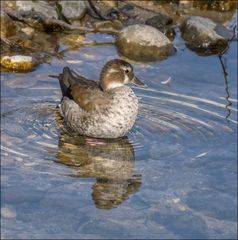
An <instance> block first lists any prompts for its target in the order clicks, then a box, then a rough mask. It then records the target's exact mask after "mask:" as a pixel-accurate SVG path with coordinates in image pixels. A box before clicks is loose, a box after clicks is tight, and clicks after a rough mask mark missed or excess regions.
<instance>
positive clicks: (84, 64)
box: [1, 34, 237, 239]
mask: <svg viewBox="0 0 238 240" xmlns="http://www.w3.org/2000/svg"><path fill="white" fill-rule="evenodd" d="M92 39H94V40H97V39H98V41H100V42H103V41H105V42H110V41H112V40H113V38H112V37H111V36H109V35H98V34H95V35H94V34H90V35H87V36H86V40H88V41H90V40H92ZM174 44H175V46H176V47H177V49H178V51H177V53H176V54H175V55H174V56H171V57H169V58H168V59H166V60H164V61H162V62H155V63H149V64H142V63H141V64H139V63H135V64H134V68H135V72H136V75H137V76H138V77H139V78H140V79H141V80H142V81H144V82H145V83H146V84H147V86H148V88H145V89H140V88H136V87H133V89H134V91H135V92H136V94H137V95H138V96H139V98H140V112H139V116H138V119H137V121H136V124H135V126H134V128H133V129H132V130H131V132H130V133H129V134H128V136H127V137H126V138H124V139H120V140H113V141H99V142H97V141H96V142H94V141H93V140H91V139H88V138H84V137H75V136H71V135H69V134H68V133H67V132H65V131H64V130H63V128H62V120H61V119H60V118H59V115H58V112H57V110H56V109H55V107H56V105H57V104H58V103H59V102H60V97H61V96H60V88H59V85H58V82H57V80H56V79H52V78H50V77H48V75H49V74H58V73H60V72H61V71H62V68H63V66H66V65H68V66H70V67H71V68H73V69H75V70H77V71H78V72H80V73H82V74H83V75H85V76H87V77H89V78H94V79H97V78H98V76H99V72H100V69H101V68H102V66H103V65H104V64H105V62H106V61H108V60H109V59H113V58H117V57H118V55H117V51H116V48H115V46H114V45H108V46H93V47H92V46H88V47H83V48H80V49H78V50H72V51H69V52H66V53H65V56H64V58H63V59H56V58H54V59H53V60H52V61H51V64H42V65H40V66H38V67H37V68H36V70H35V71H33V72H30V73H27V74H20V73H2V76H1V80H2V81H1V92H2V99H1V114H2V124H1V128H2V129H1V130H2V133H1V134H2V135H1V144H2V151H1V184H2V194H1V203H2V209H1V210H2V222H1V232H2V236H3V238H6V239H16V238H18V239H19V238H21V239H26V238H28V239H33V238H39V239H44V238H47V239H49V238H51V239H52V238H53V239H56V238H58V239H59V238H61V239H63V238H67V239H69V238H81V239H87V238H95V239H98V238H103V239H112V238H137V239H149V238H159V239H164V238H169V239H172V238H182V239H184V238H188V239H207V238H210V239H215V238H220V239H236V237H237V42H236V41H233V42H232V43H231V45H230V48H229V50H228V52H227V53H226V54H225V55H224V56H222V61H223V63H224V66H225V70H226V72H227V73H228V76H227V78H225V77H224V73H223V70H222V66H221V62H220V60H219V58H218V57H217V56H208V57H201V56H198V55H197V54H196V53H194V52H192V51H190V50H189V49H187V48H186V46H185V44H184V42H183V40H182V39H180V38H179V36H177V37H176V38H175V40H174ZM61 47H62V48H64V47H65V46H61Z"/></svg>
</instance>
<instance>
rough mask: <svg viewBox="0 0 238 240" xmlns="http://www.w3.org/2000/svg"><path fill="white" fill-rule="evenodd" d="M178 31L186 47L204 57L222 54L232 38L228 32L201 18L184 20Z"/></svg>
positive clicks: (194, 17) (221, 26)
mask: <svg viewBox="0 0 238 240" xmlns="http://www.w3.org/2000/svg"><path fill="white" fill-rule="evenodd" d="M180 29H181V33H182V37H183V38H184V40H185V41H186V44H187V46H188V47H189V48H190V49H191V50H194V51H196V52H198V53H201V54H205V55H209V54H218V53H222V52H223V51H224V50H225V49H226V48H227V46H228V40H229V39H231V38H232V32H231V31H230V30H228V29H227V28H225V27H224V26H223V25H221V24H217V23H215V22H213V21H212V20H210V19H208V18H203V17H197V16H193V17H189V18H187V19H185V21H184V22H183V23H182V25H181V27H180Z"/></svg>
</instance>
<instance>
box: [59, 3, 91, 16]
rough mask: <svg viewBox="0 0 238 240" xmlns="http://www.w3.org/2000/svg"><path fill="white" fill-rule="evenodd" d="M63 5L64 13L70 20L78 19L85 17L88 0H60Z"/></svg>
mask: <svg viewBox="0 0 238 240" xmlns="http://www.w3.org/2000/svg"><path fill="white" fill-rule="evenodd" d="M60 5H61V6H62V14H63V15H64V16H65V17H66V18H67V19H68V20H76V19H81V18H82V17H84V15H85V13H86V10H87V4H86V1H60Z"/></svg>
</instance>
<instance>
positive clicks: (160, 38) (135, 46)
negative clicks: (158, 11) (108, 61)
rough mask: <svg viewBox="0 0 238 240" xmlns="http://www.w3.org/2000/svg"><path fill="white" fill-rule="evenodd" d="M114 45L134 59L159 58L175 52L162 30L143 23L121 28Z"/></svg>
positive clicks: (147, 59) (151, 59)
mask: <svg viewBox="0 0 238 240" xmlns="http://www.w3.org/2000/svg"><path fill="white" fill-rule="evenodd" d="M116 45H117V47H118V51H119V53H121V54H122V55H124V56H126V57H128V58H130V59H133V60H136V61H154V60H161V59H164V58H166V57H168V56H169V55H171V54H173V53H175V49H174V47H173V45H172V43H171V42H170V40H169V39H168V38H167V37H166V36H165V35H164V34H163V33H162V32H160V31H159V30H157V29H156V28H153V27H151V26H147V25H143V24H135V25H131V26H128V27H125V28H124V29H122V31H121V32H120V33H119V35H118V37H117V39H116Z"/></svg>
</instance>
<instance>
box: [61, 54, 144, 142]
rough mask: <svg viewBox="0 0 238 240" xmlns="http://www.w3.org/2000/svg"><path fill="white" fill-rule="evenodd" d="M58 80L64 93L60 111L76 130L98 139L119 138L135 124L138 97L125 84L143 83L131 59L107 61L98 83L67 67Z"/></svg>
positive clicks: (69, 124)
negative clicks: (136, 73)
mask: <svg viewBox="0 0 238 240" xmlns="http://www.w3.org/2000/svg"><path fill="white" fill-rule="evenodd" d="M59 82H60V87H61V91H62V95H63V97H62V101H61V104H60V112H61V115H62V116H63V118H64V120H65V122H66V124H67V125H68V126H69V127H70V128H71V129H72V130H73V131H75V132H77V133H79V134H81V135H86V136H90V137H95V138H118V137H122V136H124V135H126V134H127V133H128V131H129V130H130V129H131V128H132V126H133V125H134V123H135V119H136V116H137V113H138V99H137V97H136V95H135V93H134V92H133V91H132V89H131V88H129V87H128V86H125V84H127V83H134V84H137V85H144V84H143V83H142V82H140V81H139V80H138V79H137V78H136V76H135V75H134V73H133V68H132V66H131V65H130V64H129V63H128V62H126V61H123V60H120V59H114V60H111V61H109V62H107V63H106V65H105V66H104V67H103V69H102V71H101V75H100V81H99V82H96V81H92V80H88V79H86V78H84V77H82V76H79V75H77V74H76V73H75V72H74V71H72V70H70V69H69V68H68V67H65V68H64V69H63V73H62V74H60V75H59Z"/></svg>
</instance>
